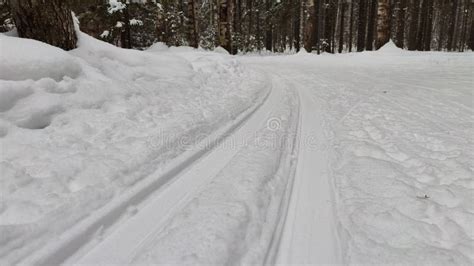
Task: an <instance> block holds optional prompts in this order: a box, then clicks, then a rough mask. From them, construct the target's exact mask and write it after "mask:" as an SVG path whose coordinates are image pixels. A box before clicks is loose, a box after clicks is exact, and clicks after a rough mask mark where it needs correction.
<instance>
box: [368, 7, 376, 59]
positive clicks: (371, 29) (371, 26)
mask: <svg viewBox="0 0 474 266" xmlns="http://www.w3.org/2000/svg"><path fill="white" fill-rule="evenodd" d="M375 14H377V0H370V7H369V22H368V26H367V44H366V46H367V50H369V51H372V50H373V47H374V30H375V25H376V23H375V22H376V20H377V16H376V15H375Z"/></svg>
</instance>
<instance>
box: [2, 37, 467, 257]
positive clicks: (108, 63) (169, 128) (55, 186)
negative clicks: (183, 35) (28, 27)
mask: <svg viewBox="0 0 474 266" xmlns="http://www.w3.org/2000/svg"><path fill="white" fill-rule="evenodd" d="M79 39H80V41H79V48H78V49H75V50H73V51H70V52H64V51H62V50H60V49H57V48H54V47H51V46H49V45H46V44H43V43H40V42H37V41H33V40H27V39H19V38H15V37H8V36H6V35H1V34H0V49H1V50H0V148H1V153H0V171H1V179H0V182H1V183H0V193H1V202H0V243H1V245H0V264H2V265H11V264H22V263H23V264H35V265H37V264H46V265H52V264H60V263H63V262H66V263H68V264H69V263H71V264H80V265H90V264H101V265H112V264H114V265H116V264H121V265H123V264H130V263H133V264H156V263H165V264H184V263H185V264H275V263H278V264H300V263H301V264H322V263H343V264H387V263H388V264H430V265H431V264H441V265H452V264H460V265H464V264H465V265H469V264H473V263H474V246H473V245H474V235H473V224H472V221H473V220H474V209H473V207H474V205H473V193H474V191H473V190H474V183H473V181H474V179H473V170H474V166H473V164H472V162H473V161H474V145H473V144H474V143H473V142H474V139H473V137H472V136H474V132H473V131H474V121H473V117H474V111H473V110H474V109H473V108H474V96H473V93H474V89H473V82H474V78H473V77H472V73H473V70H474V60H473V59H474V57H473V54H472V53H464V54H460V53H452V54H448V53H419V52H407V51H402V50H400V49H398V48H396V47H395V45H394V44H393V43H389V44H387V45H386V46H385V47H383V48H382V49H381V50H379V51H377V52H364V53H359V54H345V55H327V54H325V55H322V56H316V55H313V54H307V53H299V54H297V55H291V56H257V55H252V56H236V57H233V56H230V55H228V54H227V53H226V52H224V51H223V49H222V48H218V49H217V51H216V52H206V51H202V50H196V49H192V48H169V47H167V46H165V45H163V44H160V43H158V44H155V45H154V46H152V47H150V49H148V50H147V51H133V50H123V49H120V48H116V47H114V46H111V45H108V44H105V43H103V42H100V41H98V40H95V39H93V38H91V37H89V36H87V35H84V34H81V35H80V38H79Z"/></svg>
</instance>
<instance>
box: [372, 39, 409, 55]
mask: <svg viewBox="0 0 474 266" xmlns="http://www.w3.org/2000/svg"><path fill="white" fill-rule="evenodd" d="M403 52H404V51H403V49H400V48H399V47H397V45H396V44H395V43H394V42H393V41H392V40H390V41H389V42H388V43H386V44H385V45H384V46H382V47H380V49H378V50H377V53H379V54H381V53H383V54H400V53H403Z"/></svg>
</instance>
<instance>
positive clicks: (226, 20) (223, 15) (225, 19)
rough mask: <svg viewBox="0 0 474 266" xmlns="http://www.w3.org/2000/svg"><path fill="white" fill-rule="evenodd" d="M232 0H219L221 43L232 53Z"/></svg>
mask: <svg viewBox="0 0 474 266" xmlns="http://www.w3.org/2000/svg"><path fill="white" fill-rule="evenodd" d="M231 10H232V1H231V0H219V45H220V46H222V47H223V48H224V49H226V50H227V51H228V52H229V53H232V40H231V38H232V36H231V28H232V23H231V18H232V12H231Z"/></svg>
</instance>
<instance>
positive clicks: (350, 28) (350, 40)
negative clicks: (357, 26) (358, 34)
mask: <svg viewBox="0 0 474 266" xmlns="http://www.w3.org/2000/svg"><path fill="white" fill-rule="evenodd" d="M353 28H354V1H351V12H350V15H349V40H348V43H349V53H350V52H352V39H353Z"/></svg>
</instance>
